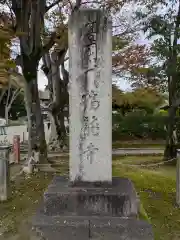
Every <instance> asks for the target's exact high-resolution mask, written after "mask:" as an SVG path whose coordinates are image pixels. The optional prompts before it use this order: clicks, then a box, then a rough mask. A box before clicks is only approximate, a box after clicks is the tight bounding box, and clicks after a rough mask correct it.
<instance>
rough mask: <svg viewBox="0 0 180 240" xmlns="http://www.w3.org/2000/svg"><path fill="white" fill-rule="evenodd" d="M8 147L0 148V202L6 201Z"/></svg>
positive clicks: (8, 177)
mask: <svg viewBox="0 0 180 240" xmlns="http://www.w3.org/2000/svg"><path fill="white" fill-rule="evenodd" d="M9 153H10V146H0V201H6V200H7V199H8V192H9V180H10V172H9Z"/></svg>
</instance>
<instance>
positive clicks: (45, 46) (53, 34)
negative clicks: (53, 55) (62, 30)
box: [41, 32, 57, 56]
mask: <svg viewBox="0 0 180 240" xmlns="http://www.w3.org/2000/svg"><path fill="white" fill-rule="evenodd" d="M56 37H57V36H56V32H53V33H52V34H51V37H50V39H49V42H48V43H47V44H45V45H44V46H43V48H42V53H41V56H43V55H44V54H45V53H46V52H48V51H49V50H50V49H51V48H52V46H53V45H54V43H55V39H56Z"/></svg>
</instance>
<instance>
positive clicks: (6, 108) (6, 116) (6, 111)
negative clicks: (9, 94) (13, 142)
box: [5, 106, 9, 125]
mask: <svg viewBox="0 0 180 240" xmlns="http://www.w3.org/2000/svg"><path fill="white" fill-rule="evenodd" d="M5 120H6V125H8V123H9V108H8V106H5Z"/></svg>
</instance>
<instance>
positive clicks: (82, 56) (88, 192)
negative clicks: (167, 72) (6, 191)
mask: <svg viewBox="0 0 180 240" xmlns="http://www.w3.org/2000/svg"><path fill="white" fill-rule="evenodd" d="M111 38H112V30H111V21H110V19H109V18H108V16H107V15H106V13H105V12H103V11H101V10H92V9H81V10H80V11H78V12H74V13H73V15H72V16H71V17H70V20H69V59H70V60H69V66H70V69H69V72H70V79H69V83H70V94H69V95H70V101H69V102H70V176H69V179H66V178H64V177H61V176H56V177H55V178H54V180H53V182H52V183H51V184H50V185H49V187H48V189H47V191H46V192H45V193H44V201H43V206H42V208H41V209H39V212H38V214H37V215H36V216H35V218H34V221H33V226H34V228H35V229H36V231H38V232H39V233H40V235H42V236H43V238H42V239H47V240H59V239H61V240H81V239H82V240H88V239H94V240H100V239H101V240H102V239H103V240H110V239H112V240H120V239H122V240H123V239H127V240H128V239H131V240H152V239H153V234H152V229H151V226H150V225H149V224H148V223H146V222H143V221H139V220H137V216H138V209H139V199H138V197H137V194H136V191H135V189H134V187H133V184H132V183H131V181H130V180H128V179H124V178H117V177H112V137H111V136H112V119H111V118H112V117H111V116H112V96H111V95H112V76H111V75H112V69H111V66H112V60H111V59H112V47H111V46H112V42H111V41H112V40H111Z"/></svg>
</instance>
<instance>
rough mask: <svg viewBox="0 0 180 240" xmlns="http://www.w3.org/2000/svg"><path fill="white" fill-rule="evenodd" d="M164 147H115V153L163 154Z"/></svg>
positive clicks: (113, 152)
mask: <svg viewBox="0 0 180 240" xmlns="http://www.w3.org/2000/svg"><path fill="white" fill-rule="evenodd" d="M163 153H164V149H157V148H119V149H113V151H112V154H113V155H126V154H127V155H136V154H137V155H141V154H142V155H151V154H163Z"/></svg>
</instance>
